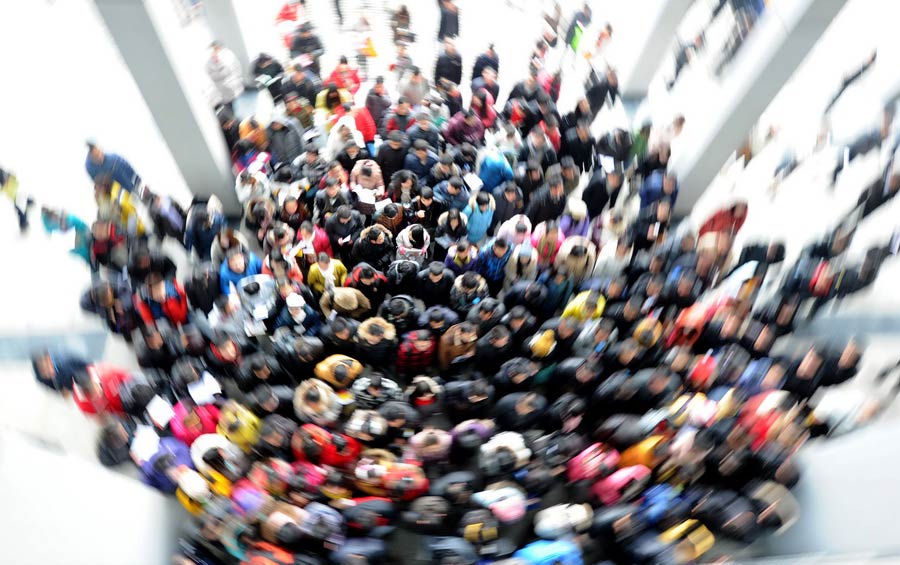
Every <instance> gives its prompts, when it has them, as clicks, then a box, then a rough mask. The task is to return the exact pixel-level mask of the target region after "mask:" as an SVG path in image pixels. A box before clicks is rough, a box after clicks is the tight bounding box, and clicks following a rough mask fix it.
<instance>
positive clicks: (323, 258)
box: [316, 251, 331, 271]
mask: <svg viewBox="0 0 900 565" xmlns="http://www.w3.org/2000/svg"><path fill="white" fill-rule="evenodd" d="M316 264H317V265H318V266H319V269H320V270H321V271H327V270H328V268H329V267H330V266H331V257H329V256H328V254H327V253H325V252H324V251H323V252H322V253H319V255H318V256H317V257H316Z"/></svg>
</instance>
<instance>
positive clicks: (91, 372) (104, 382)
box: [72, 363, 132, 414]
mask: <svg viewBox="0 0 900 565" xmlns="http://www.w3.org/2000/svg"><path fill="white" fill-rule="evenodd" d="M87 374H88V377H90V378H91V380H92V381H94V382H95V383H96V384H98V385H99V386H100V392H99V396H98V397H96V398H91V397H89V396H87V394H85V392H84V391H83V390H82V389H81V387H79V386H78V385H77V384H75V385H73V387H72V399H73V400H74V401H75V405H76V406H78V409H79V410H81V411H82V412H83V413H84V414H122V413H123V412H124V410H123V407H122V397H121V392H120V389H121V387H122V385H123V384H124V383H125V382H126V381H129V380H131V378H132V377H131V374H130V373H129V372H128V371H126V370H125V369H121V368H119V367H115V366H113V365H110V364H108V363H94V364H92V365H90V366H88V367H87Z"/></svg>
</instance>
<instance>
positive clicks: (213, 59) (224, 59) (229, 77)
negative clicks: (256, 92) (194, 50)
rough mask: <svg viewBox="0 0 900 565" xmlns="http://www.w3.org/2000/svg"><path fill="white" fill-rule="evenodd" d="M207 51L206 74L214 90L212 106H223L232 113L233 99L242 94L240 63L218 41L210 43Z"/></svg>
mask: <svg viewBox="0 0 900 565" xmlns="http://www.w3.org/2000/svg"><path fill="white" fill-rule="evenodd" d="M209 51H210V52H209V59H207V60H206V74H207V76H209V79H210V80H211V81H212V83H213V87H214V88H215V93H214V96H213V106H216V107H219V106H224V107H226V108H228V109H229V110H231V111H232V112H233V111H234V101H235V99H237V97H238V96H240V95H241V94H243V92H244V71H243V69H241V63H240V62H239V61H238V59H237V57H236V56H235V55H234V53H232V52H231V50H230V49H228V48H227V47H225V46H224V45H222V43H221V42H220V41H213V42H212V43H210V45H209Z"/></svg>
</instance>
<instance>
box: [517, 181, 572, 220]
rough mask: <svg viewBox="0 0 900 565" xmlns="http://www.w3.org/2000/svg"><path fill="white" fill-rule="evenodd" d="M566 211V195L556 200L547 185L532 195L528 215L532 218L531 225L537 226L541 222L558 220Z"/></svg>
mask: <svg viewBox="0 0 900 565" xmlns="http://www.w3.org/2000/svg"><path fill="white" fill-rule="evenodd" d="M565 209H566V197H565V195H563V196H560V197H559V199H557V200H554V199H553V197H552V196H551V195H550V186H549V185H547V184H545V185H544V186H542V187H541V188H540V189H539V190H538V191H537V192H535V193H534V194H533V195H532V198H531V202H530V203H529V204H528V211H527V212H526V214H527V215H528V217H529V218H531V223H532V224H535V225H537V224H539V223H541V222H546V221H548V220H556V219H558V218H559V217H560V216H562V213H563V211H564V210H565Z"/></svg>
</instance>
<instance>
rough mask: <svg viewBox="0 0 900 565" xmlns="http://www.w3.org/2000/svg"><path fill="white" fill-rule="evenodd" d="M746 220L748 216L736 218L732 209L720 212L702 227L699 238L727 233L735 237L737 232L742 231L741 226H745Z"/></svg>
mask: <svg viewBox="0 0 900 565" xmlns="http://www.w3.org/2000/svg"><path fill="white" fill-rule="evenodd" d="M746 219H747V214H744V215H743V216H740V217H738V216H735V215H734V211H733V210H732V209H731V208H726V209H724V210H719V211H718V212H716V213H715V214H713V215H712V217H711V218H709V219H708V220H706V222H705V223H704V224H703V225H702V226H701V227H700V233H699V234H698V236H700V235H703V234H705V233H709V232H713V233H722V232H727V233H730V234H731V235H735V234H736V233H737V232H739V231H741V226H743V225H744V221H745V220H746Z"/></svg>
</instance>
